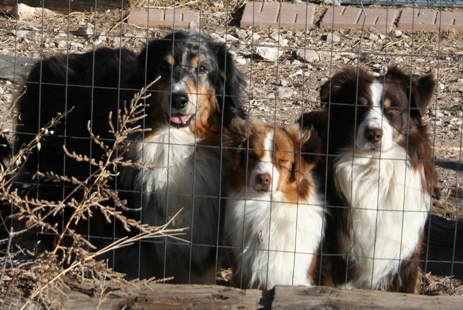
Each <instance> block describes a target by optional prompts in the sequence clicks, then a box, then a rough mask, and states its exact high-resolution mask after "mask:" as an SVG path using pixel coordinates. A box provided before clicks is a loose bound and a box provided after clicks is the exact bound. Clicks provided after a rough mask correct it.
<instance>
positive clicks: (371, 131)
mask: <svg viewBox="0 0 463 310" xmlns="http://www.w3.org/2000/svg"><path fill="white" fill-rule="evenodd" d="M382 137H383V130H382V129H381V128H367V130H365V138H366V139H367V140H368V141H369V142H371V143H373V144H376V143H378V142H380V141H381V138H382Z"/></svg>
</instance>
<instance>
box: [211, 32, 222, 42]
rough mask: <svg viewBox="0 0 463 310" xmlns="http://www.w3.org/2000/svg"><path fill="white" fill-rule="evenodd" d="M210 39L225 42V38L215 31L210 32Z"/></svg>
mask: <svg viewBox="0 0 463 310" xmlns="http://www.w3.org/2000/svg"><path fill="white" fill-rule="evenodd" d="M211 39H212V40H214V41H217V42H220V43H225V39H224V38H222V37H221V36H219V35H218V34H217V33H212V34H211Z"/></svg>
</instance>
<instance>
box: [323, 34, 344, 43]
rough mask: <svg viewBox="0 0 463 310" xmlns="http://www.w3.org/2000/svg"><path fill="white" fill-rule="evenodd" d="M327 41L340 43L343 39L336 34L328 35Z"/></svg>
mask: <svg viewBox="0 0 463 310" xmlns="http://www.w3.org/2000/svg"><path fill="white" fill-rule="evenodd" d="M325 41H326V42H339V41H341V38H340V37H338V36H337V35H335V34H334V33H328V34H327V35H326V36H325Z"/></svg>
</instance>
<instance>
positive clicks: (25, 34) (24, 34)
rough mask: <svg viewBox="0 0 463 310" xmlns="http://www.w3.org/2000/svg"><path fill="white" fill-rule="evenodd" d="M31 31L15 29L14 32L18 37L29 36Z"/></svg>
mask: <svg viewBox="0 0 463 310" xmlns="http://www.w3.org/2000/svg"><path fill="white" fill-rule="evenodd" d="M28 33H29V31H27V30H16V31H13V34H14V36H15V37H16V38H25V37H26V36H27V34H28Z"/></svg>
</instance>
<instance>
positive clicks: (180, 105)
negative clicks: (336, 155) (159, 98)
mask: <svg viewBox="0 0 463 310" xmlns="http://www.w3.org/2000/svg"><path fill="white" fill-rule="evenodd" d="M169 102H170V103H171V107H172V111H182V110H184V109H185V107H186V106H187V105H188V94H187V93H184V92H176V93H172V94H171V95H170V98H169ZM192 118H193V115H191V114H184V113H181V112H175V113H172V114H171V115H170V124H171V125H172V126H174V127H177V128H181V127H186V126H188V125H189V124H190V122H191V119H192Z"/></svg>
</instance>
